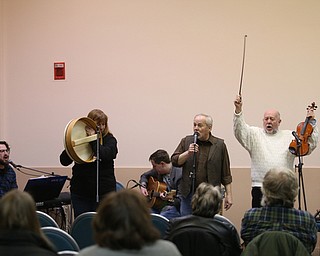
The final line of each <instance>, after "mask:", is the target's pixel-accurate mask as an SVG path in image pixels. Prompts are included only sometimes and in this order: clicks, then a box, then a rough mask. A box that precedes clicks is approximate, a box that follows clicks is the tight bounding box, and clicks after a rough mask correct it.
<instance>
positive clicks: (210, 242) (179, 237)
mask: <svg viewBox="0 0 320 256" xmlns="http://www.w3.org/2000/svg"><path fill="white" fill-rule="evenodd" d="M169 240H170V241H171V242H173V243H174V244H175V245H176V246H177V248H178V250H179V251H180V253H181V254H182V255H183V256H193V255H197V256H207V255H209V252H210V255H217V256H221V255H224V254H222V252H223V251H224V250H223V248H222V245H221V244H220V241H219V238H218V237H217V236H216V235H214V234H212V233H210V232H208V230H206V229H204V228H201V227H196V226H189V227H187V228H184V229H181V230H179V231H176V232H174V233H171V235H170V239H169ZM239 254H240V253H239Z"/></svg>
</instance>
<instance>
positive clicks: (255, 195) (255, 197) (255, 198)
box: [251, 187, 262, 208]
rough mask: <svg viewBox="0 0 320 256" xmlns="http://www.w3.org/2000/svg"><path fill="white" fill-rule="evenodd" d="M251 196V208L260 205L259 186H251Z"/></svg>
mask: <svg viewBox="0 0 320 256" xmlns="http://www.w3.org/2000/svg"><path fill="white" fill-rule="evenodd" d="M251 196H252V202H251V206H252V208H259V207H261V199H262V192H261V188H260V187H252V189H251Z"/></svg>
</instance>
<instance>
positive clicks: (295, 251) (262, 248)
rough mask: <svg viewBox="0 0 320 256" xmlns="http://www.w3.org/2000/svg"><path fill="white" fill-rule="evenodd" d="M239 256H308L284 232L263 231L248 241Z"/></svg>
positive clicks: (302, 248)
mask: <svg viewBox="0 0 320 256" xmlns="http://www.w3.org/2000/svg"><path fill="white" fill-rule="evenodd" d="M241 255H245V256H248V255H259V256H264V255H266V256H307V255H309V256H310V253H309V252H308V251H307V249H306V247H305V246H304V245H303V243H302V242H301V241H300V240H299V239H298V238H297V237H295V236H293V235H291V234H289V233H287V232H285V231H265V232H263V233H262V234H260V235H258V236H256V237H255V238H254V239H253V240H252V241H250V242H249V243H248V244H247V246H246V248H245V249H244V251H243V252H242V254H241Z"/></svg>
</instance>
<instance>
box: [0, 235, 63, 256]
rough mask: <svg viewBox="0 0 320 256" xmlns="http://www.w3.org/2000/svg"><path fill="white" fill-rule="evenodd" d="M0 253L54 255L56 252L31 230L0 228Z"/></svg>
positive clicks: (31, 255)
mask: <svg viewBox="0 0 320 256" xmlns="http://www.w3.org/2000/svg"><path fill="white" fill-rule="evenodd" d="M0 255H5V256H21V255H23V256H54V255H58V254H57V253H56V252H55V251H54V250H53V248H52V247H50V245H48V244H47V243H46V242H45V241H44V240H43V239H42V238H41V237H39V236H38V235H37V234H35V233H33V232H31V231H23V230H12V231H11V230H9V231H6V230H1V231H0Z"/></svg>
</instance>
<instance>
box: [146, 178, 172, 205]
mask: <svg viewBox="0 0 320 256" xmlns="http://www.w3.org/2000/svg"><path fill="white" fill-rule="evenodd" d="M147 191H148V204H149V207H151V208H154V209H157V210H161V209H162V208H163V207H164V206H166V205H167V204H168V202H173V201H174V197H175V196H176V194H177V191H176V190H171V191H169V192H168V191H167V185H166V184H165V183H164V182H160V181H157V180H156V179H155V178H153V177H152V176H150V177H149V179H148V186H147ZM160 194H163V197H160Z"/></svg>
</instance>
